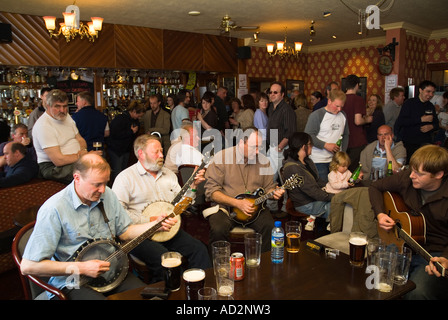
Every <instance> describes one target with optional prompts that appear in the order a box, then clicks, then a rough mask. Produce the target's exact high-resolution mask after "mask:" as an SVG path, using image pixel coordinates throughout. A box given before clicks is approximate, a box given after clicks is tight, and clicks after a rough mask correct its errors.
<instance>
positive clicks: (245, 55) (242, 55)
mask: <svg viewBox="0 0 448 320" xmlns="http://www.w3.org/2000/svg"><path fill="white" fill-rule="evenodd" d="M237 57H238V59H250V58H251V48H250V47H249V46H243V47H238V53H237Z"/></svg>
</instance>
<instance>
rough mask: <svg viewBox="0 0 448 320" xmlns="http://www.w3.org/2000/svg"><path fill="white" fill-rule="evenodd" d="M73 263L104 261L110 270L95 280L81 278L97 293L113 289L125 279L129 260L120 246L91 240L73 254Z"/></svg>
mask: <svg viewBox="0 0 448 320" xmlns="http://www.w3.org/2000/svg"><path fill="white" fill-rule="evenodd" d="M72 260H74V261H77V262H79V261H88V260H105V261H109V262H110V269H109V271H107V272H104V273H102V274H101V275H100V276H99V277H97V278H90V277H87V276H82V282H84V284H85V285H86V286H88V287H90V288H92V289H93V290H95V291H98V292H108V291H110V290H112V289H115V288H116V287H117V286H118V285H119V284H120V283H121V282H122V281H123V280H124V279H125V278H126V275H127V273H128V269H129V260H128V256H127V254H126V253H124V252H123V251H122V250H121V246H120V244H118V243H117V242H115V241H113V240H110V239H93V240H89V241H87V242H86V243H84V244H83V245H82V246H81V247H80V248H79V249H78V250H77V251H76V253H75V254H74V258H73V259H72Z"/></svg>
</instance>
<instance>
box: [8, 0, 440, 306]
mask: <svg viewBox="0 0 448 320" xmlns="http://www.w3.org/2000/svg"><path fill="white" fill-rule="evenodd" d="M14 2H17V3H16V4H8V5H6V4H2V5H0V35H1V43H0V122H1V124H2V126H3V125H4V126H8V127H7V128H6V129H5V130H6V134H4V132H5V130H3V129H2V130H3V131H2V134H3V135H2V140H1V141H0V142H2V143H3V142H6V141H7V140H9V139H11V136H10V134H9V132H10V130H11V129H12V128H13V126H14V125H17V124H18V123H23V124H25V125H28V123H29V119H30V114H31V112H32V111H33V110H34V109H36V108H38V107H39V105H40V104H41V103H42V99H41V89H42V88H43V87H49V88H50V89H60V90H62V91H63V92H65V93H66V94H67V96H68V112H69V114H70V115H72V116H73V115H74V114H75V113H76V112H78V110H77V108H78V107H77V104H76V102H77V95H78V94H79V93H80V92H83V91H88V92H90V93H91V94H92V96H93V98H94V106H95V108H96V109H97V110H99V111H101V112H102V113H103V114H104V115H105V116H106V117H107V121H108V125H110V124H111V122H112V121H113V119H114V118H115V117H117V116H118V115H120V114H122V113H123V112H124V111H125V110H126V109H127V108H128V107H129V106H130V105H131V103H132V102H133V101H138V102H139V103H141V104H143V105H144V106H145V107H146V110H151V107H150V103H149V98H150V96H154V95H158V96H159V97H161V99H162V104H161V106H162V108H163V109H164V110H165V111H167V112H168V113H172V111H173V108H174V107H175V106H176V105H174V106H172V107H170V106H169V105H168V98H169V97H178V95H179V94H180V93H181V92H183V90H184V89H186V90H187V91H188V92H189V93H190V95H191V100H190V102H189V105H188V106H186V107H188V110H189V116H190V119H189V120H191V121H192V122H193V120H195V121H196V120H197V118H196V114H197V112H198V111H199V110H200V109H201V98H202V96H203V94H204V93H205V92H208V91H211V92H213V93H214V94H216V93H217V91H218V88H219V87H226V88H227V100H224V102H225V104H226V107H227V115H228V116H229V118H232V113H233V112H234V110H233V109H232V105H233V104H232V98H239V99H240V100H241V99H242V96H244V95H247V94H250V93H260V92H266V91H268V92H269V90H271V89H270V85H271V83H272V82H274V81H278V82H280V83H282V84H283V85H284V86H285V87H286V92H285V94H284V99H285V101H287V103H288V105H290V106H291V108H293V109H298V108H297V105H295V103H298V102H297V101H299V100H298V99H297V98H296V99H294V98H295V96H296V95H298V94H299V93H300V94H301V95H302V96H304V97H305V105H304V106H303V107H304V108H305V109H309V113H311V111H312V110H313V102H312V101H311V100H312V94H314V92H316V91H318V92H320V93H321V94H322V95H323V96H324V97H325V96H327V93H326V87H327V86H328V85H329V84H330V83H331V82H335V83H337V84H338V86H339V89H341V90H342V91H344V90H345V83H346V79H347V76H349V75H356V76H358V77H359V79H360V83H361V86H360V88H359V91H358V95H360V96H361V97H362V99H364V101H365V106H366V108H367V107H368V104H367V102H368V99H369V98H370V97H371V96H373V95H376V96H378V97H379V99H381V100H382V104H383V105H386V103H387V102H389V100H390V96H389V93H390V91H391V90H392V89H393V88H396V87H401V88H403V90H404V92H405V99H406V100H407V99H411V98H414V97H416V96H418V92H419V90H418V85H419V83H421V82H422V81H424V80H430V81H432V83H434V84H435V85H436V87H435V88H434V89H435V95H434V99H433V100H431V102H432V103H433V104H434V105H438V107H439V108H440V109H438V110H437V113H439V112H440V113H447V112H448V110H447V109H446V108H448V101H447V100H443V99H442V96H443V94H444V92H445V91H446V90H448V89H447V88H448V22H447V20H446V19H445V17H444V16H443V15H440V14H441V12H446V9H448V4H447V3H446V1H433V2H434V4H430V3H427V2H423V1H421V0H415V1H409V2H410V3H407V1H406V4H402V3H399V2H400V1H398V0H395V1H394V0H386V1H381V2H380V4H379V7H380V8H379V10H378V11H375V12H376V13H377V14H378V16H376V17H377V19H378V20H379V19H381V20H380V22H378V21H375V20H371V21H370V23H373V24H374V26H373V27H375V24H376V23H377V22H378V28H372V26H371V27H370V28H369V27H368V23H367V24H366V21H367V20H369V16H368V15H367V14H366V13H365V8H366V7H367V6H368V5H370V3H368V2H365V4H364V1H361V2H363V3H362V4H360V3H357V4H356V2H355V1H349V0H346V1H343V0H340V2H339V1H319V2H317V3H314V4H313V5H309V4H305V3H304V2H303V1H296V2H294V1H285V3H282V4H278V3H277V2H275V4H274V1H245V2H247V3H245V4H240V2H236V1H222V2H223V3H224V4H225V8H223V7H222V4H209V2H207V5H206V6H207V8H203V9H204V10H203V11H204V12H201V13H198V14H197V15H202V16H203V15H205V16H207V15H209V16H213V17H218V18H217V19H215V18H213V19H214V20H212V19H211V18H210V20H206V21H207V23H205V22H204V21H203V22H201V23H200V26H198V25H195V24H194V23H192V22H190V21H191V20H190V19H192V18H193V19H194V18H195V16H194V14H190V15H188V14H187V13H188V12H189V11H191V10H193V9H198V8H197V7H198V6H200V5H204V4H203V1H191V3H189V4H188V5H186V4H178V2H177V1H176V2H175V3H173V2H172V1H168V3H166V4H164V2H166V1H151V3H152V4H151V6H153V7H154V8H157V9H154V11H151V14H150V15H151V16H154V17H158V16H160V18H161V20H162V22H160V20H157V19H154V24H151V18H147V17H146V16H145V17H144V18H143V19H142V18H141V17H140V16H139V14H138V13H137V12H135V11H132V10H130V11H126V12H123V11H120V10H118V9H117V10H116V12H115V13H113V12H111V11H114V10H113V8H108V9H107V10H106V7H107V6H110V7H113V5H106V4H105V3H104V2H103V1H90V2H91V3H89V2H88V1H77V2H76V3H75V4H76V6H78V7H79V10H80V11H81V20H82V21H86V22H87V21H88V16H87V14H84V15H83V12H88V14H90V15H92V16H98V15H103V13H104V15H103V16H104V21H103V23H102V27H101V29H100V30H99V31H98V30H97V31H94V32H96V35H95V36H93V40H94V41H91V40H89V39H87V37H85V38H81V37H80V36H79V35H78V36H76V37H74V38H72V39H70V40H69V41H68V40H67V39H66V37H64V36H63V35H62V34H61V35H59V36H58V37H54V36H51V33H50V32H49V30H48V27H47V26H46V24H45V21H44V19H43V16H45V15H56V18H57V20H56V21H57V22H58V23H59V22H62V21H63V20H64V19H63V17H62V15H60V14H59V12H60V10H64V8H65V6H66V5H68V4H69V3H66V2H67V1H65V2H64V1H47V0H45V1H39V7H40V8H35V7H34V6H30V5H29V4H30V1H28V0H23V1H14ZM31 2H32V1H31ZM122 2H123V3H128V1H122ZM134 2H135V3H134V4H133V5H134V6H135V8H134V10H136V11H137V10H140V11H141V10H148V12H149V10H150V8H149V7H142V6H143V4H142V2H141V1H134ZM336 3H337V4H336ZM95 4H96V5H95ZM128 5H129V6H130V3H129V4H128ZM171 5H172V6H171ZM195 5H196V8H195V7H194V6H195ZM232 5H234V6H235V8H236V9H233V10H232V9H229V8H231V7H232ZM214 6H216V7H214ZM239 6H241V7H240V8H239ZM247 6H249V7H247ZM301 6H303V8H300V7H301ZM406 6H407V7H412V8H416V9H414V10H413V11H414V12H415V14H416V15H415V16H412V17H410V16H409V15H408V14H407V13H408V8H404V7H406ZM19 7H20V9H19ZM102 7H104V10H106V11H104V12H103V13H102V10H103V8H102ZM158 7H160V8H158ZM276 7H278V8H277V10H278V12H279V13H278V14H275V8H276ZM295 7H297V10H296V11H297V12H296V13H295V14H294V15H295V16H294V18H293V17H291V13H288V15H286V12H288V11H294V9H295ZM358 7H359V8H358ZM27 8H28V9H27ZM164 8H165V10H166V11H169V12H172V11H174V12H176V15H174V14H173V15H172V16H171V17H167V15H166V14H162V12H163V11H164ZM168 8H169V9H168ZM238 8H239V9H238ZM269 8H270V9H269ZM245 9H247V11H245ZM354 9H356V10H354ZM358 9H359V10H358ZM361 9H362V10H361ZM151 10H152V9H151ZM226 10H227V11H226ZM269 10H271V11H272V12H271V13H270V14H269V12H267V13H266V12H265V11H269ZM344 10H346V11H344ZM372 10H373V9H372ZM178 11H182V14H183V15H184V18H179V15H178V14H180V13H178ZM232 11H233V12H232ZM330 11H331V12H330ZM358 11H359V12H363V13H362V14H361V13H359V12H358ZM227 14H229V15H230V16H231V17H232V18H230V17H228V16H226V15H227ZM272 14H274V16H275V17H272ZM133 15H135V17H136V18H135V21H133V22H130V21H132V16H133ZM257 15H259V16H260V17H263V18H264V20H263V19H257V17H256V16H257ZM117 16H128V17H126V18H127V20H119V19H118V17H117ZM248 16H251V17H250V18H249V17H248ZM427 16H432V20H433V21H428V20H427V19H426V17H427ZM89 17H90V16H89ZM221 17H224V18H222V19H221ZM226 17H228V19H232V20H226ZM419 17H421V18H422V19H419ZM423 17H425V20H424V21H425V22H422V20H423ZM137 18H138V19H137ZM114 19H115V20H114ZM163 19H165V20H163ZM294 19H296V20H300V23H299V26H297V24H294V23H293V22H292V21H293V20H294ZM332 19H333V20H332ZM168 20H176V22H177V24H174V23H173V24H170V23H168V22H167V21H168ZM341 20H342V21H343V20H346V22H347V21H349V20H353V21H350V22H351V23H348V22H347V25H345V26H344V24H343V22H341ZM123 21H125V22H123ZM212 21H214V23H213V22H212ZM229 21H230V22H229ZM235 21H236V22H237V23H238V24H242V25H243V26H241V27H239V26H235V23H236V22H235ZM430 22H431V23H430ZM179 23H180V24H181V25H180V26H179ZM182 23H183V24H184V25H182ZM425 23H427V24H426V25H425ZM190 24H191V25H194V26H191V25H190ZM422 24H423V25H422ZM187 25H188V26H187ZM215 26H218V28H215ZM245 26H247V27H246V28H245ZM234 27H235V28H234ZM61 28H62V27H61ZM206 28H213V29H211V30H210V29H206ZM295 29H300V32H299V33H295V32H296V30H295ZM332 29H333V31H331V30H332ZM338 29H339V30H341V33H343V32H342V29H344V33H345V34H344V36H345V37H342V36H341V37H336V36H334V37H333V38H332V37H331V36H332V35H333V33H331V32H334V34H337V31H338ZM347 29H351V30H350V32H351V33H352V34H351V35H350V36H347V35H346V33H348V32H347ZM286 35H287V38H286ZM324 35H325V36H326V37H328V39H323V38H324ZM299 36H300V38H299ZM330 38H331V40H329V39H330ZM277 40H285V43H284V45H285V46H286V44H287V43H289V42H291V40H293V41H302V42H303V45H302V43H301V44H300V46H301V48H300V50H296V49H294V48H289V50H290V52H289V53H286V54H284V55H282V54H280V52H279V51H277V54H275V51H274V52H268V49H267V48H268V47H269V45H270V44H271V43H272V44H273V43H275V41H277ZM288 40H289V42H288ZM273 46H275V45H273ZM278 46H279V44H278V43H277V49H279V47H278ZM288 47H289V46H288ZM437 99H440V100H437ZM445 99H446V98H445ZM442 101H444V102H443V103H442ZM436 108H437V106H436ZM313 112H314V111H313ZM296 114H298V113H297V112H296ZM235 117H236V116H235ZM302 120H303V119H302ZM141 121H142V122H141V123H143V120H141ZM252 121H253V119H252ZM268 121H269V120H268ZM297 121H298V122H297V123H298V124H299V119H297ZM441 121H442V120H441ZM440 123H442V122H440ZM305 124H306V121H305ZM444 125H445V126H446V120H445V124H444ZM251 126H253V122H252V124H251ZM169 130H170V133H171V132H172V131H173V127H172V125H171V126H170V129H169ZM440 130H442V129H440ZM445 130H446V129H445ZM302 131H303V129H302ZM447 132H448V131H447ZM143 133H145V132H144V129H143V125H141V126H140V129H139V131H138V133H137V135H141V134H143ZM436 137H437V136H436V134H434V136H433V138H434V141H433V143H434V144H437V141H436ZM442 137H443V141H438V144H439V145H440V146H441V147H444V148H446V142H445V140H446V137H445V136H444V135H442ZM105 141H106V142H105V144H104V155H105V158H106V159H107V160H108V161H109V160H110V158H109V157H108V154H107V152H108V146H107V139H106V140H105ZM167 151H168V150H164V153H165V152H167ZM2 154H3V152H2ZM0 157H1V156H0ZM165 157H166V154H165ZM0 159H1V158H0ZM165 159H166V158H165ZM137 161H138V159H137V158H136V157H135V156H134V154H133V152H130V157H129V160H128V163H127V167H130V166H131V165H133V164H135V163H136V162H137ZM0 164H1V165H2V166H3V165H4V163H3V162H1V163H0ZM356 164H357V163H355V167H356ZM1 170H2V171H3V167H2V169H1ZM179 179H180V180H182V179H183V182H185V181H186V179H188V177H187V178H185V177H183V178H179ZM278 182H279V183H281V180H278ZM112 183H113V181H111V182H110V184H109V186H110V187H112ZM64 187H65V185H56V184H55V183H50V182H48V181H47V182H46V181H45V179H41V178H37V177H36V178H33V179H32V180H31V181H29V182H26V183H23V184H21V185H18V186H13V187H2V186H1V185H0V207H2V208H0V234H1V236H0V241H1V242H2V243H1V245H0V247H1V252H0V300H23V299H25V298H26V297H25V295H24V292H23V288H22V284H21V280H20V277H19V270H18V268H17V266H16V264H15V263H14V261H13V257H12V253H11V244H12V240H13V238H14V236H15V235H16V233H17V232H18V231H19V230H20V228H21V227H23V226H24V225H25V224H27V223H28V222H31V221H33V220H34V219H35V216H32V217H27V218H26V219H25V221H19V220H20V219H21V218H22V217H19V215H21V214H22V215H23V213H24V212H27V213H29V212H30V211H32V212H35V211H36V210H37V209H38V208H39V207H40V206H41V205H42V204H43V203H44V202H45V201H46V200H47V199H48V198H50V197H51V196H52V195H54V194H55V193H57V192H59V191H60V190H61V189H63V188H64ZM286 195H287V192H286V193H285V196H284V197H283V198H282V201H283V199H284V201H285V203H286V198H287V196H286ZM282 201H279V204H278V206H277V207H276V209H277V210H276V209H274V210H272V209H271V211H272V216H273V219H274V220H280V221H282V222H283V224H284V223H285V222H286V221H289V220H298V221H300V222H301V224H302V237H301V242H302V247H301V251H303V250H307V249H309V247H306V244H307V243H310V246H311V242H309V241H314V240H316V239H319V238H321V237H323V236H329V235H331V232H330V230H329V229H328V230H327V223H326V222H325V220H324V219H316V225H315V227H314V229H311V231H308V230H305V225H306V224H307V222H308V220H307V218H308V216H307V215H305V214H303V213H298V212H297V211H296V210H294V208H291V205H290V204H288V203H287V205H286V206H285V205H284V204H283V205H282ZM288 205H289V206H288ZM210 206H211V203H210V202H209V201H205V198H204V201H203V202H200V201H199V202H198V204H197V205H195V206H194V207H193V208H192V209H191V211H188V212H187V213H186V214H184V215H183V216H182V226H181V228H182V229H183V230H184V231H186V232H187V233H189V234H190V235H191V236H193V237H194V238H195V239H198V240H199V241H200V242H202V243H203V244H204V245H205V246H209V245H210V241H209V232H210V226H209V222H208V219H206V218H204V216H203V214H202V211H203V210H204V209H208V208H210ZM328 221H329V220H328ZM248 227H250V225H249V226H248ZM234 237H235V238H234V239H233V240H232V241H233V242H232V250H233V251H239V252H241V251H244V240H243V236H242V235H241V234H236V235H234ZM312 244H316V243H315V242H312ZM330 253H331V252H330ZM299 254H300V252H299V253H298V255H299ZM321 254H322V255H323V254H324V253H321ZM338 254H339V253H338ZM340 254H341V255H344V253H340ZM285 255H288V253H286V252H285ZM266 259H269V258H266ZM330 259H331V258H330ZM336 259H341V258H340V257H339V256H338V257H337V258H336ZM324 260H325V259H324ZM327 260H328V258H327ZM285 261H287V262H288V263H292V262H291V261H294V260H293V259H291V258H289V260H288V259H287V260H285ZM285 263H286V262H285ZM347 264H348V259H347ZM140 267H141V266H139V265H138V263H136V262H132V261H131V268H130V270H131V272H133V273H135V274H137V275H139V276H141V277H142V278H143V279H145V280H148V281H149V282H151V280H150V279H147V278H144V276H142V273H139V272H140V269H139V268H140ZM143 269H144V268H143ZM288 270H289V269H288ZM246 275H247V276H250V273H247V274H246ZM235 283H236V282H235ZM238 285H240V286H241V284H238ZM238 288H239V287H238V286H237V285H235V290H237V289H238ZM411 289H412V288H410V289H409V290H411ZM241 290H242V289H241ZM396 294H397V296H395V298H399V299H401V296H400V294H401V293H396ZM237 297H238V295H237V294H236V292H235V299H237ZM245 298H246V299H251V297H250V295H249V296H245ZM315 298H316V297H313V298H312V299H315ZM341 298H343V297H335V296H331V295H329V296H327V297H326V298H325V299H341ZM382 298H384V297H382V296H380V297H379V296H376V295H375V296H374V295H370V296H369V295H364V296H362V298H361V299H382ZM290 299H295V297H294V296H291V297H290ZM316 299H318V298H316ZM355 299H356V298H355ZM358 299H359V297H358Z"/></svg>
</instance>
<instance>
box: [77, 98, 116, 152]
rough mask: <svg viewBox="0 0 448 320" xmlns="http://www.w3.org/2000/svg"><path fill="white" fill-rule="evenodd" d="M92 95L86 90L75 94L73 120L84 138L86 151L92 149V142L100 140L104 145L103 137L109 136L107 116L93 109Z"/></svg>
mask: <svg viewBox="0 0 448 320" xmlns="http://www.w3.org/2000/svg"><path fill="white" fill-rule="evenodd" d="M94 104H95V101H94V99H93V95H92V94H91V93H90V92H88V91H84V92H80V93H78V94H77V96H76V106H77V107H78V109H77V111H76V113H74V114H73V116H72V118H73V121H75V123H76V127H77V128H78V130H79V133H80V134H81V136H82V137H83V138H84V140H86V143H87V151H92V150H93V142H101V143H102V144H103V146H104V138H105V137H108V136H109V133H110V131H109V124H108V123H107V116H106V115H105V114H103V113H102V112H100V111H98V110H97V109H95V105H94Z"/></svg>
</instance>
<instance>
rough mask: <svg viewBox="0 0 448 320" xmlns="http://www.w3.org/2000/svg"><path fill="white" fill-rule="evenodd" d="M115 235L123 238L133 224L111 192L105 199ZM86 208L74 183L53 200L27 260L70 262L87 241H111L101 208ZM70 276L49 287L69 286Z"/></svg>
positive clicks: (31, 242) (54, 279)
mask: <svg viewBox="0 0 448 320" xmlns="http://www.w3.org/2000/svg"><path fill="white" fill-rule="evenodd" d="M100 201H102V202H103V204H104V210H105V211H106V215H107V218H108V219H109V226H110V229H111V230H112V234H114V235H118V236H119V235H121V234H122V233H123V232H125V231H126V230H127V228H128V226H129V225H130V224H131V219H130V218H129V216H128V214H127V213H126V211H125V210H124V209H123V207H122V206H121V204H120V203H119V201H118V199H117V197H116V196H115V194H114V193H113V191H112V190H111V189H110V188H108V187H107V188H106V191H105V192H104V193H103V195H102V196H101V199H100ZM97 205H98V202H93V203H92V204H91V205H90V207H89V206H87V205H85V204H83V203H82V202H81V200H80V199H79V197H78V195H77V194H76V192H75V188H74V182H72V183H71V184H69V185H68V186H67V187H66V188H64V189H63V190H61V191H60V192H58V193H56V194H55V195H53V196H52V197H51V198H49V199H48V200H47V201H46V202H45V203H44V204H43V205H42V207H41V208H40V209H39V212H38V215H37V220H36V225H35V226H34V230H33V233H32V234H31V237H30V239H29V240H28V243H27V245H26V248H25V252H24V254H23V258H25V259H28V260H31V261H36V262H40V261H42V260H47V259H51V260H58V261H67V260H68V259H69V258H70V257H71V256H72V255H73V254H74V253H75V252H76V250H77V249H78V248H79V247H80V246H81V245H83V244H84V243H85V242H86V241H87V240H90V239H95V238H107V239H111V238H112V236H111V231H110V230H109V227H108V226H107V224H106V222H105V221H104V218H103V216H102V214H101V210H100V209H99V208H97ZM66 279H67V276H57V277H52V278H51V279H50V281H49V283H50V284H51V285H53V286H55V287H57V288H64V287H65V286H66ZM49 297H50V298H51V295H49Z"/></svg>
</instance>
